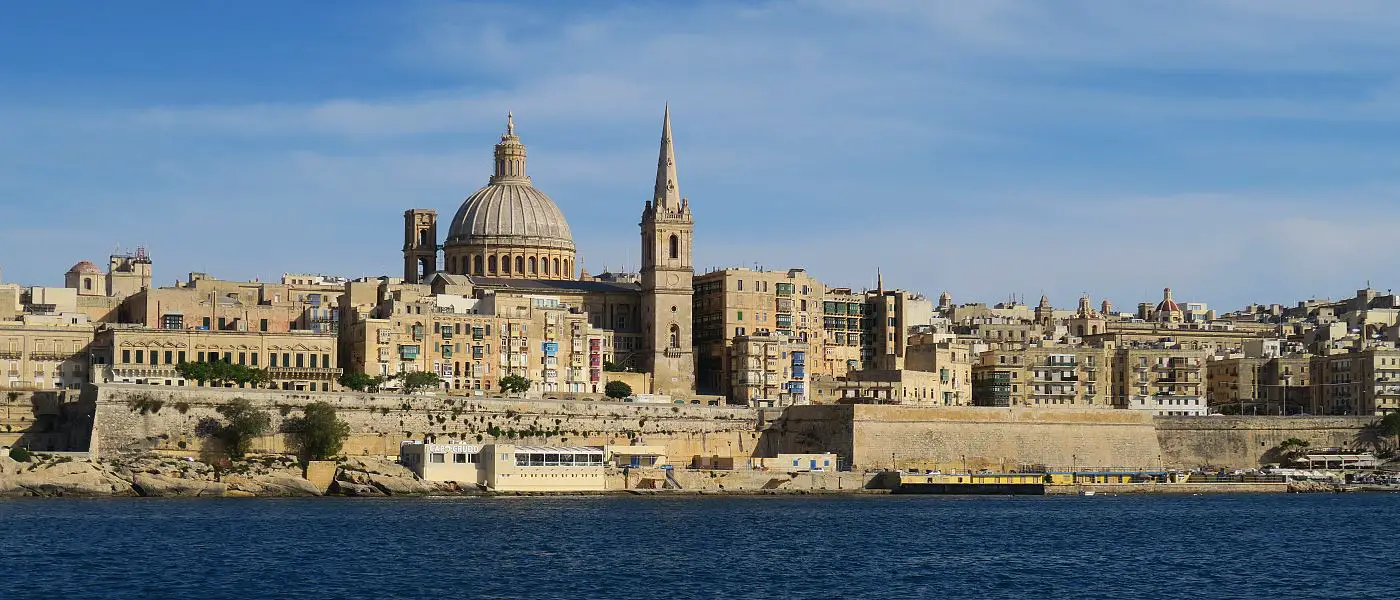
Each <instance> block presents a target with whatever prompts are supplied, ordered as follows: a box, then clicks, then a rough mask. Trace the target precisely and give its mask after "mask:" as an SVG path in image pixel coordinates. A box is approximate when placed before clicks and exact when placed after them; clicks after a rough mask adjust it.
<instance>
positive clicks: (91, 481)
mask: <svg viewBox="0 0 1400 600" xmlns="http://www.w3.org/2000/svg"><path fill="white" fill-rule="evenodd" d="M220 463H221V464H220V465H219V466H217V467H216V466H215V465H212V464H208V463H204V462H200V461H194V460H189V459H182V458H174V457H168V456H159V455H154V454H133V455H126V456H119V457H114V458H111V459H108V460H104V461H99V462H92V461H87V460H74V459H72V458H70V457H60V458H54V457H49V456H46V455H39V456H36V457H35V458H34V459H33V460H32V461H29V462H19V461H16V460H14V459H11V458H10V457H9V456H8V455H5V454H3V453H0V496H151V497H185V498H195V497H199V498H203V497H216V496H222V497H254V496H257V497H266V496H320V495H322V494H323V493H331V494H340V495H344V496H355V497H374V496H422V495H428V494H451V493H459V492H462V491H466V492H475V491H477V490H476V488H475V486H469V487H468V489H466V490H462V489H460V488H459V487H458V486H456V485H454V484H444V483H437V482H429V481H423V480H422V479H419V478H418V477H417V476H416V475H414V473H413V471H411V470H409V469H407V468H405V467H403V466H402V465H399V464H397V463H395V462H392V461H388V460H380V459H373V458H365V457H354V458H348V459H346V460H344V461H342V462H341V463H340V464H339V465H337V466H336V467H337V468H336V475H335V481H334V482H333V483H332V484H331V486H330V491H329V492H326V491H325V490H324V489H320V488H318V487H317V486H316V484H314V483H312V482H311V481H308V480H307V479H306V478H305V477H303V474H302V471H301V467H300V465H299V464H298V463H297V461H296V460H295V459H293V458H291V457H286V456H267V457H256V458H249V459H245V460H238V461H227V460H224V461H220Z"/></svg>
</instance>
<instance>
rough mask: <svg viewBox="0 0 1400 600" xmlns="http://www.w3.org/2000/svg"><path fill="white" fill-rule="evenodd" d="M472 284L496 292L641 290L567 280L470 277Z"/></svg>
mask: <svg viewBox="0 0 1400 600" xmlns="http://www.w3.org/2000/svg"><path fill="white" fill-rule="evenodd" d="M470 279H471V282H472V284H474V285H476V286H479V287H482V288H486V289H498V290H522V291H545V292H594V293H597V292H614V293H624V292H629V293H634V292H639V291H641V289H642V286H641V284H637V283H615V282H611V281H575V280H569V279H514V278H510V277H481V276H476V275H472V276H470Z"/></svg>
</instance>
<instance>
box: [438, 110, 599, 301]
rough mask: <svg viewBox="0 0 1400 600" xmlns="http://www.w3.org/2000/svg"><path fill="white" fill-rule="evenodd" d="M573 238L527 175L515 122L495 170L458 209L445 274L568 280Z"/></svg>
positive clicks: (509, 120) (503, 139) (449, 236)
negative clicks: (484, 183)
mask: <svg viewBox="0 0 1400 600" xmlns="http://www.w3.org/2000/svg"><path fill="white" fill-rule="evenodd" d="M574 254H575V253H574V237H573V234H572V233H571V232H570V231H569V223H568V221H565V220H564V213H563V211H560V210H559V206H558V205H557V204H555V203H554V201H553V200H550V199H549V196H547V195H545V193H544V192H541V191H540V190H538V189H535V186H534V184H533V183H531V181H530V176H529V175H526V174H525V144H522V143H521V142H520V137H519V136H517V135H515V117H514V116H513V115H508V116H507V117H506V132H505V135H502V136H501V141H500V143H498V144H496V168H495V172H494V173H493V174H492V175H491V179H490V180H489V181H488V182H487V183H486V185H485V186H484V187H482V188H481V189H479V190H477V191H476V192H474V193H472V195H470V196H468V197H467V199H466V200H464V201H463V202H462V207H461V208H459V209H457V214H456V216H454V217H452V224H451V225H450V226H449V228H448V230H447V239H446V241H445V242H444V243H443V255H444V259H445V265H444V270H446V271H447V272H448V273H453V274H460V275H478V276H487V277H493V276H499V277H514V278H531V279H572V278H573V273H574Z"/></svg>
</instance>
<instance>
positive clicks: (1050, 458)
mask: <svg viewBox="0 0 1400 600" xmlns="http://www.w3.org/2000/svg"><path fill="white" fill-rule="evenodd" d="M765 434H766V437H767V438H771V439H772V442H771V443H772V444H773V445H774V447H775V448H776V449H777V450H779V451H782V452H813V451H817V450H818V449H819V448H820V446H821V445H822V444H827V445H829V449H830V451H833V452H836V453H837V454H839V455H841V456H842V457H843V458H845V457H849V458H850V462H851V466H852V468H854V469H857V470H860V469H876V468H884V469H910V468H914V469H941V470H949V469H962V468H963V467H964V465H965V466H966V468H969V469H984V468H985V469H993V470H1009V469H1015V468H1018V467H1021V466H1023V465H1046V466H1050V467H1056V468H1066V469H1067V468H1070V467H1072V466H1080V467H1086V466H1087V467H1125V468H1147V467H1151V466H1155V465H1157V464H1158V460H1159V459H1158V457H1159V454H1160V448H1159V447H1158V442H1157V434H1156V430H1155V429H1154V428H1153V422H1152V417H1151V416H1148V415H1143V414H1139V413H1135V412H1131V411H1118V410H1076V409H1054V410H1052V409H1024V408H1019V409H1010V408H992V407H931V408H922V407H903V406H885V405H835V406H795V407H791V408H789V409H787V411H785V412H784V413H783V415H782V416H781V417H779V418H778V419H776V420H774V421H773V422H772V425H771V427H770V429H769V430H768V431H767V432H765Z"/></svg>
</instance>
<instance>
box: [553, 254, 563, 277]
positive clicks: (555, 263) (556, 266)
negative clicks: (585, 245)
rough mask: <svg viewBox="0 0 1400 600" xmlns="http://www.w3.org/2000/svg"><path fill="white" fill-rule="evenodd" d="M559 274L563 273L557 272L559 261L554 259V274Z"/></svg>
mask: <svg viewBox="0 0 1400 600" xmlns="http://www.w3.org/2000/svg"><path fill="white" fill-rule="evenodd" d="M561 273H563V271H560V270H559V259H557V258H556V259H554V274H555V275H559V274H561Z"/></svg>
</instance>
